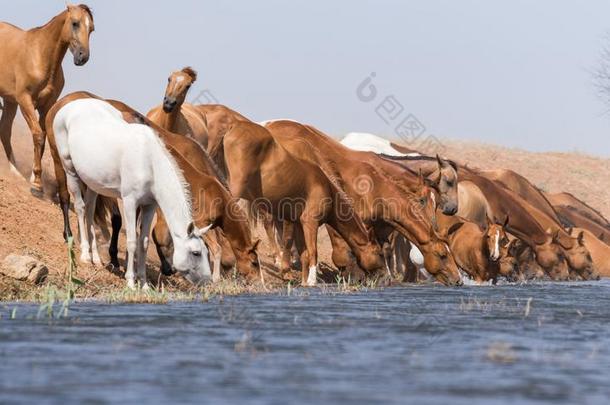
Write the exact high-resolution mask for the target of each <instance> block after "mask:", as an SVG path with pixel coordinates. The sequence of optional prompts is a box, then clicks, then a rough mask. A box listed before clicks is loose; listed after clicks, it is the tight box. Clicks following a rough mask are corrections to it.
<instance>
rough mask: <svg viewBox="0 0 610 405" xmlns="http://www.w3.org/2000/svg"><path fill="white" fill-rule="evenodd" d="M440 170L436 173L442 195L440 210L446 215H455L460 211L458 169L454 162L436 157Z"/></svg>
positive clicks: (436, 182) (437, 185) (438, 187)
mask: <svg viewBox="0 0 610 405" xmlns="http://www.w3.org/2000/svg"><path fill="white" fill-rule="evenodd" d="M436 161H437V163H438V168H437V169H436V171H435V176H436V177H435V179H436V180H435V184H436V187H437V189H438V191H439V193H440V197H441V201H440V205H439V206H440V208H441V210H442V211H443V214H445V215H454V214H455V213H456V212H457V211H458V188H457V186H458V175H457V167H456V166H454V164H453V163H452V162H449V161H447V160H443V159H441V158H440V157H439V156H438V155H436Z"/></svg>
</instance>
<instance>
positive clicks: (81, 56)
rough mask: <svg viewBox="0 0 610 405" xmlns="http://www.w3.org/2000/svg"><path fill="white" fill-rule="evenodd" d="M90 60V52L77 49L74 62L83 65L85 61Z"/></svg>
mask: <svg viewBox="0 0 610 405" xmlns="http://www.w3.org/2000/svg"><path fill="white" fill-rule="evenodd" d="M88 61H89V52H85V51H83V50H80V49H79V50H77V51H76V52H74V64H75V65H76V66H83V65H84V64H85V63H87V62H88Z"/></svg>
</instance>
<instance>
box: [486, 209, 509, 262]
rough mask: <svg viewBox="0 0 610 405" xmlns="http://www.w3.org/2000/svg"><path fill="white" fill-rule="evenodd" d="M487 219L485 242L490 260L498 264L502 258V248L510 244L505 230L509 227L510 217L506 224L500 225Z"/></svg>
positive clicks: (505, 221)
mask: <svg viewBox="0 0 610 405" xmlns="http://www.w3.org/2000/svg"><path fill="white" fill-rule="evenodd" d="M486 218H487V229H486V230H485V241H486V243H487V248H488V251H489V258H490V259H491V260H492V261H494V262H497V261H498V260H500V257H501V256H502V250H501V248H502V246H505V245H506V244H507V243H508V238H507V236H506V232H505V231H504V229H505V228H506V226H507V225H508V215H507V216H506V219H505V220H504V224H502V225H499V224H496V223H495V222H493V221H491V220H490V219H489V217H486Z"/></svg>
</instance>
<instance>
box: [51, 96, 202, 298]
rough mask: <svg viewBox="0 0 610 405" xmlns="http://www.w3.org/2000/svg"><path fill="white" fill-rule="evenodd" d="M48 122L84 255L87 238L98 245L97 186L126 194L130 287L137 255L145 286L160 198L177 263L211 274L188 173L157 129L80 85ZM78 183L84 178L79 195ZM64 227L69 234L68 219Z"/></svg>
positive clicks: (189, 274)
mask: <svg viewBox="0 0 610 405" xmlns="http://www.w3.org/2000/svg"><path fill="white" fill-rule="evenodd" d="M47 126H48V128H49V144H50V146H51V153H52V155H53V160H54V166H55V169H56V178H57V179H58V185H59V186H60V187H59V188H60V198H61V200H62V208H64V207H67V205H68V204H69V196H68V197H67V193H66V192H65V185H66V183H67V186H68V188H69V190H70V192H71V193H72V194H73V195H74V198H75V203H74V205H75V209H76V212H77V215H78V222H79V229H80V230H81V235H82V236H81V260H82V261H89V260H90V249H91V245H90V243H91V244H93V246H92V247H93V252H94V254H95V252H96V250H97V248H96V246H95V237H94V234H93V235H92V232H93V221H92V220H93V212H94V210H95V201H96V199H97V195H98V194H100V195H103V196H107V197H111V198H121V199H122V200H123V207H124V214H125V219H126V222H127V227H126V230H127V251H128V261H127V271H126V273H125V278H126V279H127V285H128V287H130V288H135V273H134V258H135V257H136V255H137V265H136V267H137V277H138V280H139V282H140V284H141V286H142V288H147V287H148V284H147V282H146V251H147V248H148V239H149V232H150V226H151V222H152V219H153V216H154V213H155V209H156V208H157V206H158V207H159V208H160V209H161V211H162V212H163V214H164V215H165V217H166V219H167V223H168V226H169V228H170V231H171V233H172V239H173V241H174V246H175V248H174V256H173V263H174V267H175V268H176V270H177V271H178V272H179V273H181V274H182V275H184V277H185V278H186V279H187V280H189V281H191V282H192V283H194V284H198V283H200V282H202V281H204V280H206V279H208V278H209V277H210V268H209V263H208V259H207V253H208V252H207V248H206V246H205V244H204V243H203V241H202V239H201V237H202V236H203V235H204V234H205V232H206V231H207V230H208V229H209V228H205V229H202V230H200V229H198V228H197V227H195V225H194V223H193V218H192V213H191V211H192V208H191V201H190V193H189V190H188V187H187V184H186V181H185V180H184V177H183V176H182V173H181V172H180V170H179V168H178V166H177V164H176V162H175V160H174V159H173V158H172V156H171V154H170V153H169V151H168V150H167V149H166V148H165V145H164V144H163V142H162V141H161V140H160V139H159V137H158V136H157V134H156V133H155V131H154V130H152V129H151V128H150V127H149V126H146V125H133V124H129V123H127V122H126V121H125V120H124V119H123V115H122V113H121V111H119V110H117V109H116V108H114V107H113V106H112V105H111V104H110V103H108V102H107V101H104V100H100V99H96V98H82V93H75V94H72V95H68V96H66V97H64V98H63V99H61V100H59V101H58V102H57V103H56V104H55V105H54V106H53V107H52V108H51V110H50V111H49V114H48V116H47ZM66 176H67V178H66ZM83 186H86V192H85V198H84V200H83V196H82V192H81V190H82V188H83ZM138 209H139V210H140V235H139V237H138V235H137V217H136V212H137V210H138ZM64 215H65V212H64ZM66 233H67V236H69V235H70V229H69V222H68V226H67V229H66Z"/></svg>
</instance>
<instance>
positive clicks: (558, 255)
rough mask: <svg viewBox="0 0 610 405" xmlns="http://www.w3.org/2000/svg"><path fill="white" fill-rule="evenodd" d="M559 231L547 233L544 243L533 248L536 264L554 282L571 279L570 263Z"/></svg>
mask: <svg viewBox="0 0 610 405" xmlns="http://www.w3.org/2000/svg"><path fill="white" fill-rule="evenodd" d="M558 236H559V231H558V230H555V231H553V230H551V229H550V228H549V229H547V231H546V237H545V239H544V240H543V241H541V242H537V243H535V245H534V246H533V248H534V253H535V255H536V262H538V264H539V265H540V266H541V267H542V269H543V270H544V271H545V273H547V274H548V275H549V277H551V278H552V279H553V280H568V279H569V277H570V272H569V267H568V262H567V261H566V258H565V254H564V252H563V249H562V247H561V246H560V244H559V240H558Z"/></svg>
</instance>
